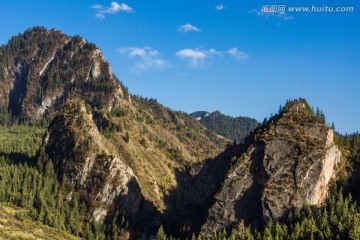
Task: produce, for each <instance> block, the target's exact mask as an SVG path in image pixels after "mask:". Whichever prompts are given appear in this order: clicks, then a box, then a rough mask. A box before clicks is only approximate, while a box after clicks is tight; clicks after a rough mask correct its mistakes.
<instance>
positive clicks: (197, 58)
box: [175, 47, 249, 68]
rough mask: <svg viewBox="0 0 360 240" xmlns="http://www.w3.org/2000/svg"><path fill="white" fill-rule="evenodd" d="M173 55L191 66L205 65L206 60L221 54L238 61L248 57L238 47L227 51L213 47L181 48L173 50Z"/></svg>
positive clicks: (216, 57) (219, 56)
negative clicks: (206, 48) (207, 48)
mask: <svg viewBox="0 0 360 240" xmlns="http://www.w3.org/2000/svg"><path fill="white" fill-rule="evenodd" d="M175 55H176V56H178V57H180V58H181V59H185V60H187V61H188V62H189V66H190V67H192V68H197V67H204V66H205V67H206V65H207V64H206V63H207V61H208V60H214V59H219V58H221V57H222V56H229V57H231V58H234V59H236V60H238V61H244V60H247V59H248V58H249V55H248V54H246V53H245V52H242V51H239V50H238V48H236V47H235V48H230V49H229V50H227V51H218V50H216V49H215V48H210V49H209V50H205V49H197V48H196V49H189V48H187V49H183V50H180V51H177V52H175Z"/></svg>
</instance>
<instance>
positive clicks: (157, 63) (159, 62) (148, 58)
mask: <svg viewBox="0 0 360 240" xmlns="http://www.w3.org/2000/svg"><path fill="white" fill-rule="evenodd" d="M118 51H119V53H120V54H122V55H124V56H127V57H129V58H130V59H132V61H133V62H134V65H133V67H132V68H131V69H132V70H133V71H134V72H137V73H139V72H141V71H144V70H150V69H153V70H161V69H164V68H165V67H166V65H167V62H166V61H165V60H163V59H162V57H161V54H160V52H159V51H158V50H156V49H154V48H151V47H124V48H120V49H118Z"/></svg>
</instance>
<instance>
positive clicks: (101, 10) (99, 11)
mask: <svg viewBox="0 0 360 240" xmlns="http://www.w3.org/2000/svg"><path fill="white" fill-rule="evenodd" d="M91 8H92V9H94V10H96V13H95V17H96V18H98V19H104V18H105V14H115V13H118V12H128V13H131V12H133V9H132V8H131V7H130V6H129V5H127V4H126V3H122V4H118V3H117V2H111V6H110V7H108V8H105V7H103V6H102V5H101V4H95V5H92V6H91Z"/></svg>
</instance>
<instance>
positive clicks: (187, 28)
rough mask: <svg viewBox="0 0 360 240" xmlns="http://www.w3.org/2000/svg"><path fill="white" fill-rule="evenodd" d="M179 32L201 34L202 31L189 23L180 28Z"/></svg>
mask: <svg viewBox="0 0 360 240" xmlns="http://www.w3.org/2000/svg"><path fill="white" fill-rule="evenodd" d="M178 31H179V32H183V33H186V32H200V31H201V29H200V28H198V27H195V26H194V25H191V24H190V23H187V24H184V25H181V26H179V27H178Z"/></svg>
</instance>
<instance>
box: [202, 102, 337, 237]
mask: <svg viewBox="0 0 360 240" xmlns="http://www.w3.org/2000/svg"><path fill="white" fill-rule="evenodd" d="M245 144H246V150H245V151H244V152H243V154H242V155H241V157H239V158H237V159H236V160H234V161H232V163H231V168H230V170H229V171H228V173H227V175H226V178H225V180H224V182H223V184H222V187H221V189H220V190H219V191H218V193H217V194H216V195H215V202H214V204H213V205H212V207H211V208H210V210H209V214H208V217H207V220H206V222H205V224H204V225H203V227H202V232H204V233H212V232H213V231H218V230H221V229H223V228H231V227H236V225H237V224H238V223H239V222H240V221H241V220H243V221H244V222H245V223H246V224H251V226H253V227H255V228H261V226H263V224H264V223H265V222H267V221H268V220H270V219H274V220H281V219H282V218H284V217H286V215H287V213H288V212H289V210H290V209H291V208H293V207H301V206H302V205H304V204H305V203H306V204H311V205H318V204H321V203H322V202H323V201H324V199H325V197H326V195H327V189H328V184H329V181H330V180H331V178H333V177H334V174H335V172H334V167H335V166H336V165H337V164H338V163H339V161H340V158H341V152H340V151H339V149H338V148H337V147H336V146H335V145H334V142H333V130H332V129H329V128H328V127H327V126H326V125H325V124H324V123H321V121H319V120H318V119H317V118H316V117H315V116H314V115H313V113H312V111H311V109H310V108H309V106H308V105H307V103H306V102H304V101H303V100H301V101H295V102H289V103H288V104H287V106H286V108H285V109H284V110H283V112H282V113H281V114H280V116H275V117H273V118H271V119H270V120H269V121H268V122H267V124H266V125H265V126H263V127H261V128H258V129H257V130H256V131H255V133H254V134H253V135H252V136H250V137H249V138H248V139H247V142H246V143H245Z"/></svg>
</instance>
